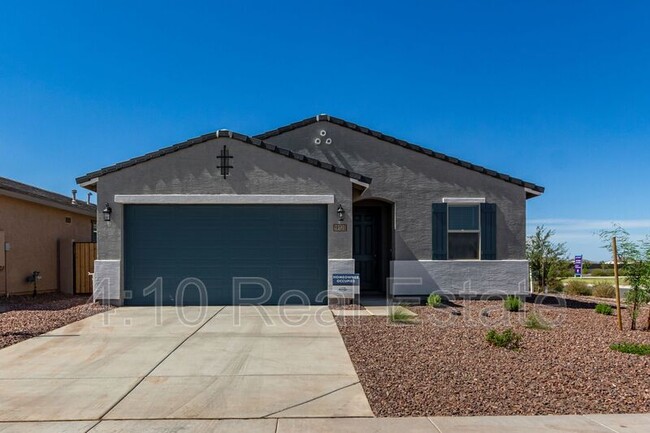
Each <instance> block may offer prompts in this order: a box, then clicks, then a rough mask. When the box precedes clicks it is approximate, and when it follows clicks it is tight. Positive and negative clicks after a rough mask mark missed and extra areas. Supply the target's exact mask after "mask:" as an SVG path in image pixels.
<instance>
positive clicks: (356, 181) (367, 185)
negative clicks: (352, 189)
mask: <svg viewBox="0 0 650 433" xmlns="http://www.w3.org/2000/svg"><path fill="white" fill-rule="evenodd" d="M350 182H352V183H353V184H355V185H359V186H361V187H363V188H364V189H368V188H369V187H370V184H369V183H365V182H361V181H360V180H356V179H352V178H350Z"/></svg>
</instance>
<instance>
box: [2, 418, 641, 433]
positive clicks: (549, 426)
mask: <svg viewBox="0 0 650 433" xmlns="http://www.w3.org/2000/svg"><path fill="white" fill-rule="evenodd" d="M648 426H650V414H631V415H586V416H582V415H565V416H512V417H508V416H503V417H485V416H478V417H432V418H296V419H287V418H281V419H246V420H235V419H228V420H121V421H117V420H112V421H100V422H87V421H86V422H84V421H76V422H49V423H48V422H25V423H1V422H0V432H2V433H17V432H20V433H22V432H25V433H27V432H29V433H64V432H65V433H88V432H90V433H132V432H138V433H159V432H163V433H176V432H181V431H182V432H183V433H331V432H336V433H371V432H372V433H395V432H400V433H552V432H567V433H647V432H648Z"/></svg>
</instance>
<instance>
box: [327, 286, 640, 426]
mask: <svg viewBox="0 0 650 433" xmlns="http://www.w3.org/2000/svg"><path fill="white" fill-rule="evenodd" d="M546 302H549V303H551V304H555V305H556V306H551V305H536V304H534V303H531V301H530V300H529V302H527V303H526V304H525V310H526V311H524V312H513V313H509V312H506V311H505V310H504V308H503V302H502V301H469V300H459V301H454V303H453V304H452V306H447V307H446V308H440V309H436V308H430V307H409V309H411V310H412V311H414V312H415V313H417V314H418V318H417V321H416V324H414V325H395V324H392V323H391V322H390V321H389V320H388V318H386V317H376V316H375V317H373V316H369V317H343V316H341V317H337V318H336V320H337V323H338V325H339V329H340V330H341V333H342V335H343V339H344V341H345V344H346V346H347V348H348V351H349V353H350V356H351V358H352V361H353V363H354V365H355V368H356V370H357V373H358V375H359V378H360V380H361V383H362V385H363V388H364V390H365V392H366V394H367V396H368V400H369V401H370V404H371V406H372V409H373V411H374V413H375V415H377V416H444V415H546V414H590V413H631V412H650V356H637V355H630V354H624V353H619V352H616V351H613V350H611V349H610V347H609V346H610V345H611V344H612V343H617V342H622V341H625V342H637V343H644V344H649V343H650V332H649V331H645V330H644V331H628V330H627V329H629V316H628V314H627V311H623V318H624V326H625V328H624V329H625V330H624V331H623V332H619V331H618V330H617V328H616V316H615V315H612V316H604V315H602V314H597V313H596V312H595V311H594V306H595V302H592V301H589V300H585V299H584V298H560V297H558V298H553V297H551V298H548V299H546ZM558 303H564V304H567V305H565V306H559V307H558V306H557V304H558ZM533 311H534V312H535V313H536V314H537V315H538V317H539V318H540V319H542V320H544V321H545V322H547V323H550V324H551V325H552V328H551V329H550V330H538V329H528V328H526V327H525V326H524V325H525V323H526V316H527V314H529V313H531V312H533ZM453 312H456V314H457V313H458V312H460V315H455V314H452V313H453ZM647 314H648V310H647V307H646V308H644V309H643V311H642V312H641V315H640V318H639V323H640V324H645V321H646V319H647ZM492 328H495V329H497V330H504V329H507V328H513V330H514V331H515V332H516V333H519V334H521V335H522V336H523V338H522V342H521V348H520V349H519V350H516V351H514V350H508V349H504V348H499V347H495V346H492V345H490V344H489V343H488V342H487V341H486V340H485V335H486V333H487V332H488V330H489V329H492Z"/></svg>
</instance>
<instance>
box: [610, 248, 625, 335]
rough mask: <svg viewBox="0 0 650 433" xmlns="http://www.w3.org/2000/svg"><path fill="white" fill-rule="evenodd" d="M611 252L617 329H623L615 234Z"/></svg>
mask: <svg viewBox="0 0 650 433" xmlns="http://www.w3.org/2000/svg"><path fill="white" fill-rule="evenodd" d="M612 253H613V254H614V281H615V286H616V319H617V321H618V330H619V331H622V330H623V318H622V317H621V286H620V284H619V282H618V248H617V247H616V236H614V237H613V238H612Z"/></svg>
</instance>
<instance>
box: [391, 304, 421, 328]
mask: <svg viewBox="0 0 650 433" xmlns="http://www.w3.org/2000/svg"><path fill="white" fill-rule="evenodd" d="M388 318H389V319H390V321H391V322H393V323H406V324H411V323H414V322H415V317H414V316H413V315H412V314H411V313H410V312H409V311H408V310H407V309H406V308H402V307H400V306H397V307H393V308H391V309H390V313H389V314H388Z"/></svg>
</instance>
